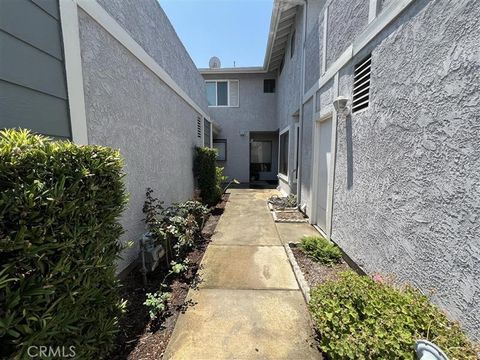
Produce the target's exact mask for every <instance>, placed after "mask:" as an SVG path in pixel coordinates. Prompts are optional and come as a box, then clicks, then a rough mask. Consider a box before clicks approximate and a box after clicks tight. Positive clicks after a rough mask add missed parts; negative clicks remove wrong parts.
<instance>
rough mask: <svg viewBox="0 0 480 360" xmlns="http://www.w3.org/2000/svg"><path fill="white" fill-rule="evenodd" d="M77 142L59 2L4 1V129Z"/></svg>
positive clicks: (0, 118) (0, 113)
mask: <svg viewBox="0 0 480 360" xmlns="http://www.w3.org/2000/svg"><path fill="white" fill-rule="evenodd" d="M14 127H15V128H27V129H31V130H32V131H34V132H37V133H41V134H45V135H50V136H55V137H64V138H71V131H70V120H69V116H68V100H67V90H66V80H65V67H64V60H63V50H62V35H61V28H60V17H59V8H58V1H57V0H41V1H40V0H37V1H34V0H15V1H13V0H6V1H2V2H1V3H0V128H14Z"/></svg>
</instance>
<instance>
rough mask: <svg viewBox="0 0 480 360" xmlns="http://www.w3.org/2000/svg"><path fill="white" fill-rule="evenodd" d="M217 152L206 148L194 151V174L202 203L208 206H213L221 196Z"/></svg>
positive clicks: (198, 148)
mask: <svg viewBox="0 0 480 360" xmlns="http://www.w3.org/2000/svg"><path fill="white" fill-rule="evenodd" d="M216 162H217V150H216V149H212V148H208V147H197V148H196V149H195V159H194V173H195V176H196V178H197V180H198V188H199V189H200V196H201V198H202V202H203V203H204V204H207V205H209V206H213V205H215V204H216V203H217V202H218V201H219V200H220V198H221V196H222V191H221V187H219V182H220V183H221V179H220V177H221V175H219V173H218V170H217V166H216Z"/></svg>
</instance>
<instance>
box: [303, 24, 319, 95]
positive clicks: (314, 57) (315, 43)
mask: <svg viewBox="0 0 480 360" xmlns="http://www.w3.org/2000/svg"><path fill="white" fill-rule="evenodd" d="M320 20H321V21H320V23H319V22H318V21H317V22H316V23H315V26H314V27H313V29H312V30H311V31H310V33H309V34H308V35H307V39H306V42H305V82H304V91H305V92H307V91H308V89H310V88H311V87H312V85H313V84H314V83H315V81H317V80H318V78H319V77H320V64H321V62H322V54H321V52H320V49H321V39H322V37H323V17H322V18H321V19H320Z"/></svg>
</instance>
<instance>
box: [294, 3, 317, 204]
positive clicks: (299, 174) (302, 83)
mask: <svg viewBox="0 0 480 360" xmlns="http://www.w3.org/2000/svg"><path fill="white" fill-rule="evenodd" d="M301 2H302V3H303V5H302V7H303V31H302V55H301V57H302V58H301V60H300V64H301V71H300V76H301V78H300V108H299V112H298V116H299V119H298V121H299V143H298V153H297V157H298V169H297V206H299V207H300V204H301V201H302V192H301V189H302V185H301V184H302V170H301V169H302V145H303V93H304V88H305V43H306V39H305V38H306V35H307V7H308V0H303V1H301ZM314 106H315V104H314ZM295 135H296V134H294V136H295ZM294 161H296V159H294Z"/></svg>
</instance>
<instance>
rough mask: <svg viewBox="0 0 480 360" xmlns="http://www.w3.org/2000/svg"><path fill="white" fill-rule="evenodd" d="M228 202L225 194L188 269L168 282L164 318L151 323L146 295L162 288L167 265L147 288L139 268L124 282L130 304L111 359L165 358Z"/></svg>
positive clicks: (190, 257) (153, 275)
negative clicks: (166, 307) (167, 296)
mask: <svg viewBox="0 0 480 360" xmlns="http://www.w3.org/2000/svg"><path fill="white" fill-rule="evenodd" d="M227 201H228V194H225V195H224V196H223V197H222V201H221V202H220V203H219V204H217V206H216V207H215V208H214V209H213V210H212V211H211V213H210V215H209V217H208V219H207V221H206V222H205V224H204V227H203V229H202V239H201V240H200V241H198V242H197V246H196V248H194V249H193V250H192V251H191V252H190V253H189V254H188V256H187V258H188V261H189V269H188V270H187V271H186V272H185V273H183V274H181V275H179V276H177V277H176V278H173V277H172V279H171V281H170V282H169V285H170V291H171V297H170V299H169V302H168V311H166V315H165V316H163V317H162V318H158V319H155V320H150V316H149V315H148V310H147V307H146V306H145V305H143V303H144V301H145V299H146V295H145V294H146V293H153V292H155V291H157V290H158V289H159V288H160V284H161V283H162V281H163V279H164V277H165V266H164V267H163V268H158V269H156V270H155V271H154V272H153V273H151V274H149V275H148V284H147V286H143V282H142V275H141V273H140V270H139V269H135V270H133V271H132V272H131V273H130V274H129V275H128V276H127V277H126V278H125V279H124V280H122V282H121V283H122V289H121V296H122V298H123V299H124V300H127V301H128V302H127V309H126V312H125V314H124V316H123V317H122V318H121V319H120V332H119V334H118V336H117V339H116V342H115V348H114V350H113V351H112V352H111V353H110V355H109V356H108V359H128V360H137V359H138V360H139V359H142V360H149V359H156V360H157V359H160V358H161V357H162V356H163V354H164V352H165V349H166V348H167V345H168V341H169V340H170V336H171V335H172V332H173V328H174V327H175V323H176V321H177V318H178V316H179V314H180V313H181V312H184V311H185V310H186V309H187V308H188V306H190V305H193V304H188V303H185V298H186V296H187V293H188V290H189V289H190V288H196V286H197V284H198V283H199V281H200V279H198V277H197V271H198V269H199V267H200V262H201V261H202V258H203V254H204V253H205V250H206V248H207V246H208V243H209V242H210V238H211V236H212V235H213V233H214V231H215V228H216V226H217V223H218V221H219V219H220V216H221V215H222V214H223V211H224V209H225V205H226V203H227Z"/></svg>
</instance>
